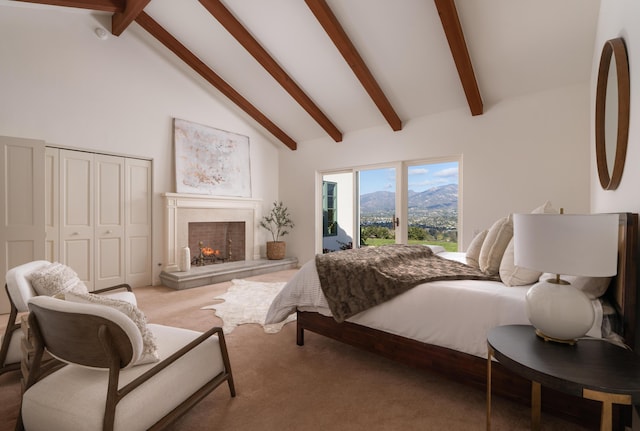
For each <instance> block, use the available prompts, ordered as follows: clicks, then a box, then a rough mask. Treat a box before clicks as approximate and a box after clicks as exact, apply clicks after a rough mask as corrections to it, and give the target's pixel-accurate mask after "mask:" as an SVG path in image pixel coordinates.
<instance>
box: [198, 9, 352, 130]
mask: <svg viewBox="0 0 640 431" xmlns="http://www.w3.org/2000/svg"><path fill="white" fill-rule="evenodd" d="M199 1H200V3H201V4H202V5H203V6H204V7H205V9H207V10H208V11H209V13H211V15H213V17H214V18H215V19H217V20H218V22H220V24H222V26H223V27H224V28H226V29H227V31H228V32H229V33H230V34H231V35H232V36H233V37H234V38H235V39H236V40H237V41H238V42H239V43H240V44H241V45H242V46H243V47H244V48H245V49H246V50H247V51H248V52H249V53H250V54H251V55H252V56H253V58H255V59H256V61H258V63H260V64H261V65H262V67H264V68H265V70H266V71H267V72H269V74H270V75H271V76H272V77H273V78H274V79H275V80H276V81H277V82H278V83H279V84H280V85H281V86H282V87H283V88H284V89H285V90H286V91H287V92H288V93H289V94H290V95H291V97H293V98H294V99H295V101H296V102H298V103H299V104H300V106H301V107H302V108H303V109H304V110H305V111H307V113H308V114H309V115H310V116H311V117H312V118H313V119H314V120H315V121H316V122H317V123H318V124H319V125H320V127H322V128H323V129H324V130H325V131H326V132H327V133H328V134H329V136H331V138H333V140H334V141H336V142H340V141H342V132H341V131H340V130H338V128H337V127H336V126H335V125H334V124H333V123H332V122H331V120H329V118H328V117H327V116H326V115H325V114H324V113H323V112H322V111H321V110H320V108H318V107H317V106H316V104H315V103H314V102H313V101H312V100H311V98H310V97H309V96H307V94H306V93H305V92H304V91H303V90H302V89H301V88H300V87H299V86H298V85H297V84H296V83H295V81H294V80H293V79H292V78H291V77H290V76H289V75H288V74H287V72H285V70H284V69H283V68H282V67H281V66H280V65H279V64H278V62H276V61H275V60H274V59H273V57H271V55H269V53H268V52H267V51H266V50H265V49H264V48H263V47H262V45H260V43H259V42H258V41H257V40H256V39H255V38H254V37H253V36H252V35H251V33H249V31H248V30H247V29H246V28H245V27H244V26H243V25H242V23H240V21H238V20H237V19H236V17H235V16H233V14H232V13H231V11H229V10H228V9H227V8H226V7H225V6H224V5H223V4H222V2H220V1H219V0H199Z"/></svg>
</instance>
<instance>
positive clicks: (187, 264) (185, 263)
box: [180, 246, 191, 271]
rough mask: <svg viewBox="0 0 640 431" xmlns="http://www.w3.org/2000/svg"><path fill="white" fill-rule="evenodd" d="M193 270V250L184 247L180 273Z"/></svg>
mask: <svg viewBox="0 0 640 431" xmlns="http://www.w3.org/2000/svg"><path fill="white" fill-rule="evenodd" d="M190 269H191V250H190V249H189V247H188V246H184V247H182V252H181V254H180V271H189V270H190Z"/></svg>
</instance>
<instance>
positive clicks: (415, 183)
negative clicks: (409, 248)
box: [320, 159, 459, 253]
mask: <svg viewBox="0 0 640 431" xmlns="http://www.w3.org/2000/svg"><path fill="white" fill-rule="evenodd" d="M321 178H322V202H321V205H322V207H321V208H322V226H321V227H320V228H321V229H322V250H323V252H325V253H327V252H331V251H336V250H344V249H348V248H353V247H362V246H378V245H383V244H393V243H399V244H407V243H409V244H434V245H435V244H437V245H442V246H443V247H445V248H446V249H447V250H450V251H456V250H457V248H458V244H457V242H458V235H457V233H458V207H459V199H458V196H459V195H458V186H459V160H457V159H452V160H439V161H415V162H399V163H394V164H389V165H383V166H375V167H356V168H353V169H350V170H347V171H342V172H337V173H324V174H322V177H321Z"/></svg>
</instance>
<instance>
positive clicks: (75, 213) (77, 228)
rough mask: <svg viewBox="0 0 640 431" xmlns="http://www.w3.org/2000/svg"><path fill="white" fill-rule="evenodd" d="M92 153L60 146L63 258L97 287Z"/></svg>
mask: <svg viewBox="0 0 640 431" xmlns="http://www.w3.org/2000/svg"><path fill="white" fill-rule="evenodd" d="M93 157H94V155H93V154H91V153H85V152H81V151H70V150H60V255H61V256H60V261H61V262H63V263H65V264H66V265H68V266H70V267H71V268H73V269H74V271H76V272H77V273H78V277H79V278H80V280H82V281H83V282H84V283H85V284H86V285H87V288H88V289H89V290H93V289H94V277H93V261H94V247H95V246H94V217H93V208H94V192H93V191H94V182H93V181H94V172H93ZM43 248H44V247H43Z"/></svg>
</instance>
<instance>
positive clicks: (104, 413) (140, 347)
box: [18, 295, 235, 431]
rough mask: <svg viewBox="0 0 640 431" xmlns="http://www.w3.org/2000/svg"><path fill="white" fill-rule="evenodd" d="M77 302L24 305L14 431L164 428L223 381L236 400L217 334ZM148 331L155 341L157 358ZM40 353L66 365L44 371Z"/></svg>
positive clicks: (42, 300)
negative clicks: (28, 340) (29, 337)
mask: <svg viewBox="0 0 640 431" xmlns="http://www.w3.org/2000/svg"><path fill="white" fill-rule="evenodd" d="M72 296H73V295H72ZM76 300H77V298H73V297H72V298H71V300H69V298H67V300H62V299H57V298H53V297H48V296H37V297H33V298H31V299H30V300H29V310H30V314H29V326H30V330H31V331H32V333H33V344H34V345H35V356H34V359H33V362H32V367H31V372H30V373H29V378H28V381H27V384H26V389H25V392H24V394H23V398H22V406H21V415H22V416H21V421H20V420H19V422H18V428H19V429H20V428H21V426H24V429H26V430H27V431H34V430H35V431H37V430H52V429H59V430H66V431H73V430H82V431H85V430H113V429H115V430H127V431H129V430H146V429H162V428H164V427H165V426H167V425H168V424H170V423H172V422H173V421H174V420H175V419H177V418H178V417H180V416H181V415H183V414H184V413H185V412H186V411H187V410H188V409H190V408H191V407H193V406H194V405H195V404H196V403H197V402H199V401H200V400H202V399H203V398H204V397H205V396H206V395H208V394H209V393H210V392H211V391H213V390H214V389H215V388H217V387H218V386H219V385H221V384H222V383H224V382H227V384H228V385H229V390H230V392H231V396H232V397H234V396H235V388H234V383H233V377H232V374H231V366H230V363H229V356H228V353H227V348H226V344H225V339H224V335H223V333H222V329H221V328H217V327H215V328H212V329H210V330H208V331H207V332H204V333H200V332H196V331H191V330H187V329H180V328H174V327H169V326H162V325H155V324H145V323H142V324H143V326H146V328H145V327H141V322H138V321H135V320H133V319H132V318H130V317H129V316H127V315H126V314H125V313H124V312H121V311H119V310H116V309H114V308H111V307H109V306H106V305H101V304H96V303H86V302H83V301H80V302H76ZM145 331H149V332H150V333H152V334H153V338H154V339H155V347H156V348H157V354H156V357H155V359H153V358H150V355H149V353H150V352H149V351H148V349H147V348H146V344H147V341H148V340H147V338H146V337H145V335H144V332H145ZM45 351H46V352H48V353H49V354H50V355H51V356H53V357H54V358H57V359H59V360H60V361H63V362H64V363H65V364H64V365H63V366H60V365H53V366H52V365H51V364H52V362H53V361H49V362H47V363H46V364H45V365H44V366H43V364H42V362H41V358H42V355H43V353H44V352H45Z"/></svg>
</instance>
